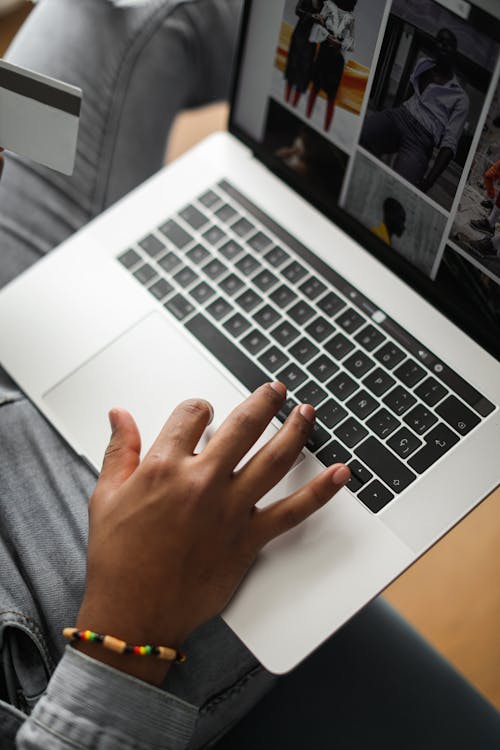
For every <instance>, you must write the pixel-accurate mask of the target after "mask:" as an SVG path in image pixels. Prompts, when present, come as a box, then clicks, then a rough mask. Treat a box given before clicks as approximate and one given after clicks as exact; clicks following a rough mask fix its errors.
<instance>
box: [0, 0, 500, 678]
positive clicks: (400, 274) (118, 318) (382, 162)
mask: <svg viewBox="0 0 500 750" xmlns="http://www.w3.org/2000/svg"><path fill="white" fill-rule="evenodd" d="M296 5H297V4H296V2H295V0H293V1H292V0H286V2H285V1H284V0H280V1H279V2H278V1H277V2H273V3H269V2H267V0H253V1H252V2H247V3H246V6H245V11H244V14H243V21H242V32H241V45H240V52H239V57H238V62H237V72H236V79H235V85H234V92H233V98H232V109H231V120H230V128H229V131H230V132H229V133H221V134H217V135H214V136H212V137H210V138H209V139H207V140H206V141H204V142H203V143H202V144H200V145H198V146H197V147H195V148H194V149H192V150H191V151H190V152H189V153H188V154H187V155H185V156H184V157H182V158H181V159H179V160H177V161H176V162H175V163H173V164H172V165H171V166H169V167H168V168H166V169H165V170H162V171H161V172H160V173H158V174H157V175H155V176H154V177H153V178H152V179H150V180H149V181H147V182H146V183H144V184H143V185H141V186H140V187H139V188H138V189H136V190H135V191H134V192H132V193H131V194H130V195H128V196H126V197H125V198H124V199H123V200H121V201H120V202H119V203H117V204H116V205H114V206H113V207H112V208H110V209H109V210H108V211H106V212H105V213H104V214H103V215H102V216H100V217H99V218H97V219H96V220H94V221H92V222H91V223H90V224H88V225H87V226H86V227H84V228H83V229H82V230H81V231H79V232H78V233H77V234H76V235H74V236H73V237H71V238H70V239H69V240H68V241H66V242H65V243H64V244H63V245H61V246H60V247H59V248H58V249H56V250H55V251H54V252H52V253H50V256H49V257H47V258H46V259H44V260H42V261H41V262H39V263H37V264H36V266H35V267H33V268H31V269H30V270H29V271H27V272H26V273H25V274H23V276H22V277H20V278H19V279H17V280H15V281H14V282H13V283H11V284H10V285H9V286H8V287H6V288H5V289H4V290H3V291H2V292H1V294H0V319H2V320H4V321H9V324H8V326H2V327H1V328H0V361H1V363H2V365H3V366H4V367H5V368H6V370H7V371H8V372H9V373H10V375H11V376H12V377H13V378H15V380H16V381H17V382H18V383H19V385H20V387H21V388H22V389H23V390H24V391H25V392H26V393H27V394H28V396H29V397H30V398H31V399H32V401H33V403H34V404H36V406H37V407H38V408H39V410H40V411H41V412H42V413H43V414H44V415H45V417H46V418H47V419H48V420H50V422H51V423H52V424H53V425H54V427H55V428H56V429H57V430H58V431H59V432H60V434H61V435H62V436H63V437H64V438H65V439H66V440H67V441H68V443H69V444H70V445H71V446H72V447H73V448H74V450H75V451H76V452H77V453H78V454H79V455H80V456H81V457H82V458H83V460H85V461H87V462H88V464H89V465H90V466H92V467H93V469H94V470H95V471H96V472H98V471H99V468H100V466H101V461H102V457H103V453H104V449H105V447H106V444H107V442H108V439H109V427H108V424H107V412H108V410H109V409H110V408H111V407H113V406H123V407H126V408H127V409H129V410H130V411H131V412H132V413H133V415H134V416H135V418H136V420H137V422H138V425H139V428H140V431H141V434H142V436H143V443H144V448H143V449H144V451H146V450H147V449H148V447H149V446H150V445H151V443H152V441H153V439H154V438H155V436H156V435H157V433H158V432H159V430H160V428H161V426H162V425H163V423H164V420H165V419H166V417H167V416H168V414H169V413H170V411H171V410H172V409H173V408H174V407H175V406H176V405H177V404H178V403H179V402H180V401H181V400H183V399H184V398H188V397H197V396H200V397H204V398H207V399H208V400H210V401H211V402H212V404H213V405H214V409H215V422H214V425H212V426H211V427H210V428H208V430H207V433H206V435H205V436H204V439H205V440H206V439H210V435H211V434H212V433H213V430H214V429H215V428H216V427H217V425H218V424H220V423H221V422H222V421H223V419H224V418H225V417H226V416H227V414H228V413H229V411H230V410H231V409H232V408H233V407H235V406H236V405H237V404H238V403H240V402H241V401H242V399H244V398H245V397H246V396H247V395H248V393H249V392H250V391H252V390H253V389H254V388H256V387H257V386H259V385H261V384H262V383H264V382H266V381H271V380H275V379H279V380H281V381H282V382H284V383H285V384H286V385H287V387H288V399H287V401H286V404H285V405H284V406H283V409H282V410H281V412H280V414H279V415H278V417H277V419H276V420H274V422H273V423H272V424H271V425H270V426H269V428H268V429H267V430H266V433H265V435H264V437H263V439H267V438H269V437H270V436H272V435H273V434H275V432H276V430H277V429H279V426H280V423H281V422H283V421H284V420H285V419H286V416H287V414H288V413H289V412H290V410H291V409H292V408H293V406H294V404H296V403H299V402H308V403H311V404H313V405H314V406H315V408H316V411H317V421H316V426H315V430H314V433H313V434H312V436H311V438H310V440H309V442H308V445H307V447H306V448H305V449H304V451H303V453H302V454H301V456H300V457H299V460H298V461H297V463H296V465H295V466H294V467H293V469H292V470H291V471H290V472H289V474H288V475H287V476H286V477H285V478H284V479H283V480H282V481H281V482H280V484H279V485H278V487H277V488H275V490H273V491H272V492H271V493H269V495H268V496H266V497H265V498H263V500H262V501H261V502H262V503H263V504H265V503H267V502H270V501H271V500H273V499H275V498H276V497H281V496H284V495H285V494H287V493H288V492H290V491H291V490H292V489H294V488H296V487H297V486H300V485H302V484H303V483H304V482H306V481H308V480H309V479H311V478H312V477H313V476H315V475H316V474H317V473H318V472H320V471H321V470H322V469H324V467H325V466H329V465H331V464H333V463H335V462H337V461H342V462H345V463H347V464H348V465H349V466H350V467H351V472H352V479H351V481H350V483H349V485H348V486H347V487H346V488H344V489H343V490H342V491H341V492H340V493H339V494H338V495H337V496H336V498H335V499H334V500H333V501H332V502H331V503H329V504H328V505H327V506H326V507H325V508H323V509H322V510H321V511H320V512H318V513H317V514H316V515H314V516H313V517H312V518H310V519H308V521H307V522H306V523H304V524H303V525H301V526H300V527H299V528H297V529H294V530H293V531H291V532H289V533H288V534H286V535H284V536H282V537H280V538H279V539H276V540H275V541H274V542H272V543H271V544H269V545H268V546H267V547H266V548H265V549H264V550H263V551H262V553H261V554H260V556H259V558H258V560H257V562H256V564H255V565H254V567H253V568H252V570H251V571H250V573H249V574H248V576H247V577H246V579H245V581H244V583H243V585H242V586H241V588H240V589H239V590H238V592H237V594H236V596H235V597H234V599H233V600H232V601H231V603H230V604H229V606H228V607H227V609H226V610H225V611H224V613H223V617H224V619H225V621H226V622H227V624H228V625H229V626H230V627H231V628H232V629H233V630H234V632H235V633H236V634H237V636H238V637H239V638H240V639H241V640H242V641H243V642H244V643H245V644H246V646H247V647H248V648H249V649H250V650H251V651H252V652H253V653H254V654H255V656H256V657H257V658H258V659H259V660H260V662H261V663H262V664H263V665H264V666H265V667H266V668H267V669H269V670H270V671H271V672H274V673H284V672H287V671H288V670H290V669H292V668H293V667H294V666H295V665H296V664H298V663H299V662H300V661H301V660H303V659H304V658H305V657H306V656H307V655H308V654H310V653H311V652H312V651H313V650H314V649H315V648H317V647H318V646H319V645H320V644H321V643H322V642H323V641H325V640H326V639H327V638H328V637H330V636H331V635H332V633H334V632H335V631H336V630H337V629H338V628H340V627H341V626H342V625H343V624H344V623H346V622H347V621H348V620H349V619H350V618H351V617H352V616H353V615H354V614H355V613H356V612H358V611H359V610H360V609H361V608H362V607H363V606H365V605H366V604H367V603H368V602H369V601H370V600H371V599H373V598H374V597H376V596H377V595H378V594H379V593H380V592H381V591H382V590H383V589H384V588H385V587H386V586H387V585H388V584H389V583H390V582H391V581H393V580H394V579H395V578H396V577H397V576H399V575H400V574H401V573H402V572H403V571H404V570H405V569H406V568H408V566H410V565H411V564H412V563H413V562H414V561H415V560H416V559H417V558H418V557H419V556H420V555H422V554H423V553H424V552H425V551H426V550H427V549H429V547H430V546H431V545H433V544H435V543H436V542H437V541H438V540H439V539H440V537H442V536H443V535H444V534H445V533H446V532H447V531H448V530H449V529H450V528H452V527H453V526H454V525H455V524H457V523H458V521H460V519H461V518H463V517H464V516H465V515H466V514H467V513H469V512H470V511H471V510H472V509H473V508H474V507H475V506H476V505H477V504H478V503H479V502H481V500H482V499H484V498H485V497H487V496H488V495H489V494H490V493H491V492H492V491H493V490H494V489H495V488H496V487H497V486H498V484H499V480H500V460H499V458H500V456H499V448H500V411H499V404H500V364H499V359H500V250H499V249H498V247H499V238H500V234H499V232H500V211H499V212H498V214H496V213H495V209H496V206H497V203H498V205H500V201H499V200H498V192H499V189H500V185H495V184H493V185H491V182H490V183H488V180H487V179H486V178H485V174H486V173H487V172H488V170H489V168H490V167H491V165H492V164H494V163H496V162H500V119H499V118H500V92H499V74H500V55H499V51H500V21H499V15H500V13H499V8H498V4H497V3H496V2H494V1H493V2H487V1H486V0H481V2H480V1H479V0H474V2H472V1H471V2H465V1H463V0H439V2H438V1H437V0H423V2H421V3H418V11H417V10H416V5H415V3H413V2H411V1H410V0H393V1H391V0H387V1H386V0H359V2H358V3H357V4H354V3H351V4H350V5H351V6H355V7H353V8H352V10H351V11H348V10H345V8H346V7H347V5H348V3H345V2H342V3H341V2H339V3H338V4H335V3H326V4H324V5H322V7H321V17H322V20H321V21H319V20H316V21H313V20H311V19H310V17H308V16H307V15H306V16H304V15H302V16H301V17H300V18H299V16H297V15H296ZM306 5H308V4H307V3H305V4H303V6H304V7H305V6H306ZM320 5H321V3H320ZM325 30H326V36H324V33H325ZM323 37H324V39H323V41H321V39H322V38H323ZM324 45H326V46H324ZM333 74H335V75H333ZM421 121H422V122H424V123H425V125H426V127H424V126H420V125H418V124H417V126H415V122H417V123H420V122H421ZM389 128H391V129H392V130H390V132H391V133H393V135H391V138H390V139H389V141H388V140H387V137H386V135H387V132H388V129H389ZM495 219H496V220H495Z"/></svg>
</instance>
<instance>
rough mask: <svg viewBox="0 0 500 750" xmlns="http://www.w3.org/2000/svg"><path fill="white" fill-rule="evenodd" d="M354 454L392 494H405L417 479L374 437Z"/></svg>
mask: <svg viewBox="0 0 500 750" xmlns="http://www.w3.org/2000/svg"><path fill="white" fill-rule="evenodd" d="M354 452H355V453H356V455H357V457H358V458H359V459H361V461H362V462H363V463H364V464H366V466H367V467H368V468H369V469H370V470H371V471H373V473H374V474H376V475H377V476H378V477H379V479H381V480H382V481H383V482H385V484H386V485H387V486H388V487H389V489H390V490H391V491H392V492H396V493H397V494H399V493H400V492H403V490H405V489H406V488H407V487H408V486H409V485H410V484H411V483H412V482H414V481H415V479H416V476H415V474H414V473H413V472H412V471H410V470H409V469H408V468H407V467H406V466H405V465H404V464H403V463H401V461H400V460H399V458H396V456H395V455H394V454H393V453H391V451H389V450H388V449H387V448H386V447H385V446H384V445H382V443H380V442H379V441H378V440H377V439H376V438H374V437H369V438H367V439H366V440H365V442H364V443H361V445H358V447H357V448H356V449H355V451H354Z"/></svg>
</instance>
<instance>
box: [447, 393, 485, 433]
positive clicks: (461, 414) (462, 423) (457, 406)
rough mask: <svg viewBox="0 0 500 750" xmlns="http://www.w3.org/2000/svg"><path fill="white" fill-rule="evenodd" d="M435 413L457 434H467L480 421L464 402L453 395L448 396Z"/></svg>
mask: <svg viewBox="0 0 500 750" xmlns="http://www.w3.org/2000/svg"><path fill="white" fill-rule="evenodd" d="M436 413H437V414H439V416H440V417H442V418H443V419H444V421H445V422H447V423H448V424H449V425H450V426H451V427H453V429H454V430H456V431H457V432H458V433H459V435H467V434H468V433H469V432H470V431H471V430H472V429H474V427H475V426H476V425H478V424H479V422H480V421H481V420H480V419H479V417H478V416H477V414H474V413H473V412H472V411H471V410H470V409H469V408H468V407H467V406H465V404H463V403H462V402H461V401H459V400H458V398H456V397H455V396H448V398H447V399H446V401H443V403H442V404H440V405H439V406H438V407H437V409H436Z"/></svg>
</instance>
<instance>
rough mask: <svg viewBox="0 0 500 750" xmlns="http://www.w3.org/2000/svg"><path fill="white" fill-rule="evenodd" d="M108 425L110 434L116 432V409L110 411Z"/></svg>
mask: <svg viewBox="0 0 500 750" xmlns="http://www.w3.org/2000/svg"><path fill="white" fill-rule="evenodd" d="M108 419H109V424H110V425H111V432H114V431H115V430H116V427H117V424H118V412H117V410H116V409H111V411H110V412H109V414H108Z"/></svg>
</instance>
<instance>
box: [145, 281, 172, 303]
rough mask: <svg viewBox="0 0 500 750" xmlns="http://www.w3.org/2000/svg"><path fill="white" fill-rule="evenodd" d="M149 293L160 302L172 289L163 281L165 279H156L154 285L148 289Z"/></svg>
mask: <svg viewBox="0 0 500 750" xmlns="http://www.w3.org/2000/svg"><path fill="white" fill-rule="evenodd" d="M149 291H150V292H151V294H152V295H153V297H156V299H157V300H162V299H163V298H164V297H166V296H167V294H170V292H173V291H174V287H173V286H171V285H170V284H169V283H168V281H165V279H158V281H157V282H156V283H155V284H153V285H152V286H150V287H149Z"/></svg>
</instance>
